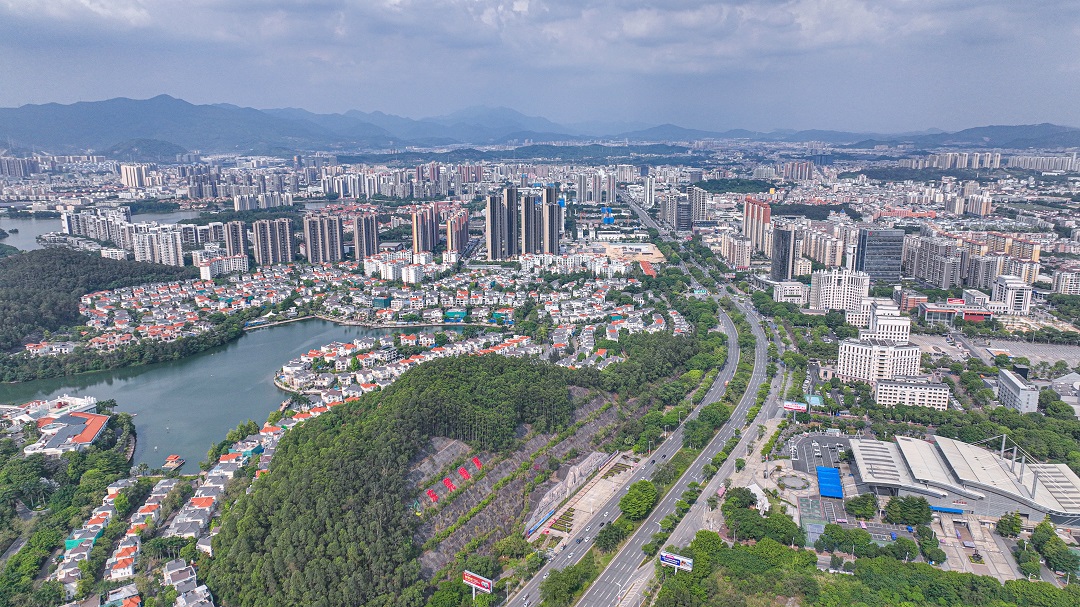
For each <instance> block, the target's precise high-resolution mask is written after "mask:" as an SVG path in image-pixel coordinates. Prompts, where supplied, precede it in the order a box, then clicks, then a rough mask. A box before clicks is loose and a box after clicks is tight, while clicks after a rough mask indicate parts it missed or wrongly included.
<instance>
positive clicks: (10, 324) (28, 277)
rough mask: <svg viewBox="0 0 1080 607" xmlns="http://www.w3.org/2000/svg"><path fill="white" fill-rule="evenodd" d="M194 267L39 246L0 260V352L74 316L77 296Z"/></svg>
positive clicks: (185, 273)
mask: <svg viewBox="0 0 1080 607" xmlns="http://www.w3.org/2000/svg"><path fill="white" fill-rule="evenodd" d="M195 276H196V274H195V272H194V269H193V268H190V267H187V268H177V267H173V266H163V265H157V264H149V263H137V262H133V261H117V260H114V259H105V258H104V257H101V256H100V255H91V254H90V253H83V252H80V251H73V250H70V249H42V250H39V251H30V252H28V253H24V254H22V255H12V256H9V257H4V258H3V259H0V350H10V349H11V348H14V347H16V346H18V345H19V344H20V342H21V341H22V339H23V338H25V337H26V336H28V335H32V334H34V333H40V332H42V331H45V330H48V331H55V330H56V329H59V328H60V327H63V326H67V325H71V324H74V323H75V322H76V321H77V320H78V319H79V297H80V296H81V295H84V294H86V293H90V292H92V291H97V290H101V289H116V288H120V287H126V286H131V285H137V284H143V283H147V282H157V281H171V280H181V279H188V278H194V277H195Z"/></svg>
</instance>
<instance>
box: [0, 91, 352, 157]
mask: <svg viewBox="0 0 1080 607" xmlns="http://www.w3.org/2000/svg"><path fill="white" fill-rule="evenodd" d="M7 139H11V140H13V141H14V142H15V143H16V144H18V145H21V146H24V147H34V148H37V149H42V148H45V149H50V150H53V149H56V150H84V149H94V150H104V149H106V148H109V147H110V146H113V145H116V144H117V143H120V142H124V141H128V140H131V139H157V140H160V141H168V142H172V143H174V144H176V145H179V146H182V147H185V148H187V149H201V150H213V151H224V150H247V149H259V148H267V147H286V148H306V147H324V146H329V145H333V144H336V143H339V141H340V139H341V138H340V137H337V136H335V135H334V134H333V133H331V132H330V131H327V130H326V129H324V128H322V127H320V126H318V125H316V124H314V123H311V122H305V121H299V120H289V119H283V118H279V117H276V116H271V115H270V114H267V113H265V112H261V111H259V110H256V109H252V108H239V107H236V106H216V105H194V104H191V103H188V102H187V101H183V100H181V99H175V98H173V97H170V96H168V95H158V96H157V97H154V98H152V99H143V100H136V99H126V98H122V97H121V98H117V99H109V100H106V101H92V102H79V103H73V104H70V105H61V104H58V103H47V104H44V105H24V106H22V107H19V108H6V109H0V140H7Z"/></svg>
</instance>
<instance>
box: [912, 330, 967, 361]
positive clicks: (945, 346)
mask: <svg viewBox="0 0 1080 607" xmlns="http://www.w3.org/2000/svg"><path fill="white" fill-rule="evenodd" d="M910 339H911V343H913V344H915V345H917V346H919V351H921V352H923V353H924V354H931V355H937V356H942V355H945V356H948V357H949V358H951V359H953V360H965V359H967V357H968V351H967V348H964V347H963V346H961V345H957V344H956V343H955V342H954V343H951V344H950V343H949V342H948V341H946V340H945V337H944V336H942V335H921V334H912V335H911V338H910Z"/></svg>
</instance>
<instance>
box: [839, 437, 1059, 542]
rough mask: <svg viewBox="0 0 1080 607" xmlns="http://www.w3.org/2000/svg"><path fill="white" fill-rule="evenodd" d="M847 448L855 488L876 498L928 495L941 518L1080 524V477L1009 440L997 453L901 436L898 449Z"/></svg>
mask: <svg viewBox="0 0 1080 607" xmlns="http://www.w3.org/2000/svg"><path fill="white" fill-rule="evenodd" d="M1002 438H1003V439H1004V437H1002ZM850 444H851V455H852V460H853V464H852V472H854V473H855V475H856V478H857V481H858V483H859V484H860V485H865V486H866V487H867V488H868V489H869V490H870V491H872V492H873V493H877V494H878V495H913V496H920V497H924V498H926V500H927V501H928V502H930V506H931V509H933V510H935V511H939V512H952V513H957V514H959V513H969V514H974V515H977V516H1001V515H1002V514H1005V513H1006V512H1013V511H1019V512H1020V515H1021V516H1023V517H1025V518H1027V519H1028V520H1030V521H1032V522H1037V521H1041V520H1042V519H1044V518H1047V517H1049V518H1050V520H1051V521H1052V522H1054V523H1057V524H1065V525H1080V477H1077V475H1076V473H1074V472H1073V471H1072V470H1071V469H1070V468H1069V467H1068V466H1066V465H1064V464H1041V463H1037V462H1035V461H1034V459H1033V458H1031V457H1028V456H1027V455H1025V454H1024V453H1023V452H1022V451H1020V450H1019V449H1018V448H1016V447H1011V448H1007V447H1006V446H1005V441H1004V440H1002V442H1001V445H1000V448H999V449H998V450H997V451H991V450H989V449H985V448H983V447H979V446H976V445H969V444H967V443H964V442H961V441H958V440H953V439H949V438H944V437H940V436H938V437H935V438H934V442H932V443H931V442H927V441H923V440H918V439H914V438H909V437H906V436H898V437H896V442H895V443H893V442H888V443H887V442H882V441H877V440H862V439H852V440H851V441H850Z"/></svg>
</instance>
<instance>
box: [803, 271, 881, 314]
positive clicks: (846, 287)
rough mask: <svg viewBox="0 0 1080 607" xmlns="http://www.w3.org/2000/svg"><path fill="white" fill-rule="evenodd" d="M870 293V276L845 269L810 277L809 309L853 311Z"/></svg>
mask: <svg viewBox="0 0 1080 607" xmlns="http://www.w3.org/2000/svg"><path fill="white" fill-rule="evenodd" d="M869 293H870V275H869V274H867V273H866V272H855V271H853V270H849V269H847V268H833V269H831V270H819V271H817V272H814V273H813V274H811V275H810V309H812V310H855V309H858V307H859V304H860V303H861V302H862V300H863V299H865V298H866V296H867V295H868V294H869Z"/></svg>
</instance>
